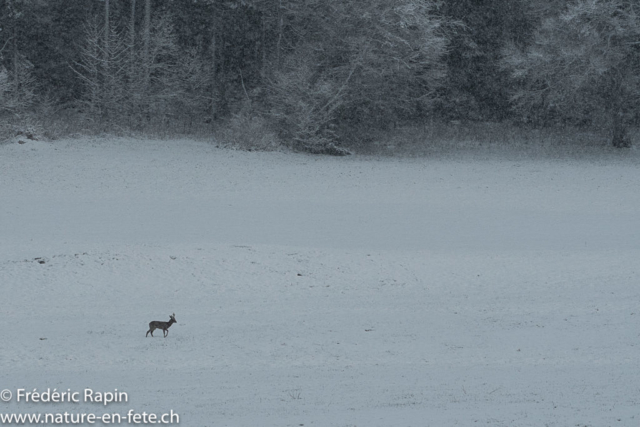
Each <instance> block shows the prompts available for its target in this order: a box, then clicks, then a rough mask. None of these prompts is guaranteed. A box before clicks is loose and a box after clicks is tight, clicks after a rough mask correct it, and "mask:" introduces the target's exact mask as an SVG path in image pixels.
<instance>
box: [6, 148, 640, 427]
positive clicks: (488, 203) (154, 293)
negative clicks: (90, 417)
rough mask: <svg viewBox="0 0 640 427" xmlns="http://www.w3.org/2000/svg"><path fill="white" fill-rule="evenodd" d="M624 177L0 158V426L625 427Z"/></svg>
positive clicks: (634, 391)
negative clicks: (6, 393)
mask: <svg viewBox="0 0 640 427" xmlns="http://www.w3.org/2000/svg"><path fill="white" fill-rule="evenodd" d="M638 166H639V162H638V159H637V158H636V157H635V156H631V157H630V158H627V159H623V158H607V159H604V160H602V161H594V160H593V159H591V160H566V159H565V160H542V159H537V160H507V159H495V160H482V161H479V160H474V158H473V157H464V158H457V159H455V158H452V159H428V158H423V159H375V158H362V157H351V158H326V157H313V156H305V155H294V154H287V153H247V152H235V151H229V150H221V149H216V148H214V147H212V146H211V145H208V144H205V143H201V142H193V141H139V140H127V139H113V140H100V139H97V140H90V139H84V140H70V141H62V142H56V143H42V142H29V143H27V144H24V145H17V144H10V145H4V146H0V182H2V185H0V200H1V203H0V281H1V283H2V299H0V312H1V313H2V318H3V319H4V321H5V322H4V323H5V324H4V327H3V350H2V353H1V354H0V389H9V390H11V391H12V392H13V393H14V398H13V399H12V401H11V402H9V403H2V402H0V407H1V409H0V412H2V413H9V412H17V413H26V412H43V413H44V412H64V411H69V412H74V413H75V412H92V413H96V414H98V415H99V414H102V413H106V412H118V413H122V414H126V412H127V411H128V410H129V409H134V410H135V411H136V412H140V413H141V412H143V411H146V412H148V413H164V412H169V411H170V410H173V411H175V412H176V413H178V414H179V415H180V422H181V424H182V425H188V426H212V425H216V426H224V425H226V426H258V425H260V426H300V425H304V426H355V425H357V426H428V425H433V426H469V425H475V424H478V425H480V424H482V425H492V426H516V427H520V426H543V425H548V426H567V425H572V426H573V425H577V426H606V425H615V426H637V425H638V423H640V419H639V418H638V417H639V416H640V415H639V414H638V411H637V408H638V403H639V402H640V395H639V394H640V389H639V387H638V384H640V373H639V372H638V369H637V368H638V362H639V358H638V346H637V343H638V341H639V338H640V328H639V327H638V326H639V325H638V323H639V320H638V319H639V316H640V309H639V308H638V307H639V302H640V287H639V286H638V285H639V283H640V273H639V271H638V260H639V259H640V222H639V216H638V213H639V212H640V192H639V191H638V183H640V168H639V167H638ZM174 312H175V313H176V319H177V321H178V323H177V324H175V325H173V326H172V327H171V328H170V329H169V334H168V337H167V338H166V339H165V338H163V337H162V331H156V332H155V333H154V334H155V335H156V336H155V337H154V338H151V337H147V338H145V332H146V331H147V328H148V326H147V324H148V322H149V321H151V320H168V319H169V314H171V313H174ZM19 388H22V389H26V390H29V391H31V390H33V389H34V388H37V389H38V390H39V391H44V390H46V389H47V388H50V389H53V388H57V390H59V391H64V390H68V389H70V390H73V391H83V390H84V389H86V388H91V389H93V390H97V391H105V392H106V391H113V390H114V389H118V390H120V391H125V392H127V393H128V396H129V401H128V402H124V403H112V404H110V405H107V406H104V405H102V404H97V403H90V402H79V403H57V404H56V403H48V404H42V403H40V404H38V403H24V402H16V401H15V393H16V390H17V389H19Z"/></svg>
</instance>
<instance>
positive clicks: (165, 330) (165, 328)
mask: <svg viewBox="0 0 640 427" xmlns="http://www.w3.org/2000/svg"><path fill="white" fill-rule="evenodd" d="M174 323H178V322H176V314H175V313H173V314H172V315H171V316H169V321H168V322H161V321H159V320H154V321H153V322H150V323H149V330H148V331H147V335H145V337H148V336H149V332H151V336H153V331H155V330H156V329H162V334H163V335H164V337H165V338H166V337H167V335H169V327H170V326H171V325H173V324H174Z"/></svg>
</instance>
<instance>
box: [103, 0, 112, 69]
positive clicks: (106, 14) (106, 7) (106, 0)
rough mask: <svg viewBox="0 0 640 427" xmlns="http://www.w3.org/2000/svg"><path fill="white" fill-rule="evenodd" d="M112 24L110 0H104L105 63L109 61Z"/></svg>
mask: <svg viewBox="0 0 640 427" xmlns="http://www.w3.org/2000/svg"><path fill="white" fill-rule="evenodd" d="M110 28H111V26H110V25H109V0H104V55H105V58H104V63H105V65H106V64H107V63H109V35H110V34H111V33H110V31H109V30H110Z"/></svg>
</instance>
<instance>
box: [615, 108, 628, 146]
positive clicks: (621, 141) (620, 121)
mask: <svg viewBox="0 0 640 427" xmlns="http://www.w3.org/2000/svg"><path fill="white" fill-rule="evenodd" d="M612 127H613V129H612V135H613V136H612V138H611V143H612V144H613V146H614V147H616V148H629V147H631V141H630V139H629V135H628V134H627V125H626V123H625V122H624V117H623V113H622V111H621V108H620V107H619V106H618V107H617V108H615V109H614V111H613V117H612Z"/></svg>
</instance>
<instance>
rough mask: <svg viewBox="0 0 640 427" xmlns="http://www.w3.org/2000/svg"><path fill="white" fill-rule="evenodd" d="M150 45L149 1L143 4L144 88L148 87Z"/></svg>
mask: <svg viewBox="0 0 640 427" xmlns="http://www.w3.org/2000/svg"><path fill="white" fill-rule="evenodd" d="M150 44H151V0H145V3H144V35H143V58H144V59H143V60H144V82H143V83H144V88H145V89H146V88H147V86H148V85H149V74H150V72H151V64H150V63H149V61H150V60H151V59H150V58H149V45H150Z"/></svg>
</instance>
